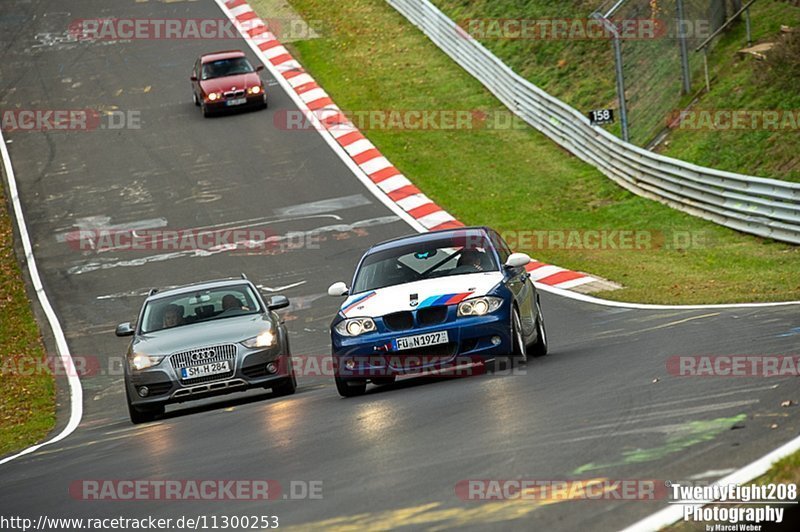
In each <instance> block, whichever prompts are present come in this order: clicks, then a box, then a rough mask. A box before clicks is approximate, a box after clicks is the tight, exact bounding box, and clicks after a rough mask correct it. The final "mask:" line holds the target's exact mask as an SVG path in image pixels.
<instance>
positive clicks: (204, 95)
mask: <svg viewBox="0 0 800 532" xmlns="http://www.w3.org/2000/svg"><path fill="white" fill-rule="evenodd" d="M261 70H264V67H263V66H262V65H259V66H258V67H255V68H253V65H252V64H251V63H250V61H248V60H247V58H246V57H245V55H244V52H242V51H241V50H230V51H225V52H214V53H210V54H205V55H202V56H200V57H199V58H198V59H197V61H195V63H194V70H192V76H191V78H190V79H191V80H192V97H193V99H194V104H195V105H197V106H199V107H201V108H202V109H203V116H209V115H211V114H213V113H216V112H220V111H226V110H232V109H241V108H254V107H255V108H259V109H265V108H266V107H267V93H266V91H265V90H264V82H263V81H261V77H260V76H259V75H258V72H260V71H261Z"/></svg>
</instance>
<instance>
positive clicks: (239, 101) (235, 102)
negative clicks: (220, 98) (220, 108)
mask: <svg viewBox="0 0 800 532" xmlns="http://www.w3.org/2000/svg"><path fill="white" fill-rule="evenodd" d="M246 103H247V98H236V99H235V100H228V101H227V102H225V105H228V106H231V105H244V104H246Z"/></svg>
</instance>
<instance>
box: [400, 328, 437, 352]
mask: <svg viewBox="0 0 800 532" xmlns="http://www.w3.org/2000/svg"><path fill="white" fill-rule="evenodd" d="M449 341H450V337H449V336H448V335H447V331H439V332H434V333H428V334H418V335H416V336H406V337H405V338H398V339H397V340H395V341H394V346H393V347H394V348H395V350H396V351H402V350H404V349H414V348H416V347H426V346H429V345H439V344H446V343H447V342H449Z"/></svg>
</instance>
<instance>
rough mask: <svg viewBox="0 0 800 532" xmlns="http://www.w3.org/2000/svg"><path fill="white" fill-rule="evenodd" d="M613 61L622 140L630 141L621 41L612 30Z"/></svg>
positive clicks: (617, 34) (617, 33)
mask: <svg viewBox="0 0 800 532" xmlns="http://www.w3.org/2000/svg"><path fill="white" fill-rule="evenodd" d="M614 62H615V63H616V70H617V98H618V99H619V120H620V124H621V125H622V140H624V141H625V142H629V141H630V134H629V132H628V104H627V103H626V102H625V72H624V69H623V68H622V43H621V42H620V38H619V32H617V31H616V28H615V31H614Z"/></svg>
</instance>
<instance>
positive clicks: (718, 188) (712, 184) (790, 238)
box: [387, 0, 800, 244]
mask: <svg viewBox="0 0 800 532" xmlns="http://www.w3.org/2000/svg"><path fill="white" fill-rule="evenodd" d="M387 2H388V3H389V4H390V5H391V6H392V7H393V8H394V9H396V10H397V11H398V12H399V13H401V14H402V15H403V16H405V17H406V18H407V19H408V20H409V21H410V22H412V23H413V24H414V25H416V26H417V27H419V28H420V29H421V30H422V31H423V32H424V33H425V35H427V36H428V38H430V39H431V40H432V41H433V42H434V43H435V44H436V45H437V46H438V47H439V48H441V49H442V50H443V51H444V52H445V53H446V54H447V55H449V56H450V57H451V58H452V59H453V60H454V61H455V62H456V63H458V64H459V65H460V66H461V67H462V68H464V69H465V70H466V71H467V72H469V73H470V74H471V75H472V76H474V77H475V78H477V79H478V81H480V82H481V83H482V84H483V85H484V86H485V87H486V88H487V89H489V90H490V91H491V92H492V93H493V94H494V95H495V96H496V97H497V98H498V99H499V100H500V101H501V102H502V103H503V104H504V105H505V106H506V107H508V108H509V109H510V110H511V111H512V112H513V113H515V114H516V115H517V116H519V117H520V118H522V119H523V120H525V121H526V122H527V123H528V124H530V125H531V126H532V127H534V128H536V129H537V130H539V131H541V132H542V133H544V134H545V135H547V136H548V137H549V138H550V139H552V140H553V141H555V142H556V143H558V144H559V145H560V146H562V147H563V148H565V149H567V150H568V151H570V152H571V153H573V154H574V155H576V156H577V157H579V158H580V159H582V160H583V161H585V162H587V163H589V164H591V165H593V166H595V167H597V168H598V169H599V170H600V171H601V172H603V173H604V174H605V175H606V176H608V177H609V178H611V179H612V180H614V181H615V182H616V183H617V184H619V185H620V186H622V187H624V188H626V189H627V190H629V191H631V192H633V193H634V194H637V195H639V196H642V197H645V198H649V199H652V200H656V201H659V202H661V203H664V204H666V205H669V206H670V207H673V208H675V209H678V210H681V211H684V212H687V213H689V214H692V215H694V216H698V217H700V218H704V219H706V220H711V221H713V222H716V223H718V224H720V225H724V226H726V227H730V228H732V229H736V230H738V231H742V232H744V233H750V234H754V235H758V236H762V237H767V238H773V239H775V240H780V241H783V242H790V243H792V244H800V183H791V182H787V181H780V180H777V179H766V178H761V177H753V176H748V175H742V174H735V173H732V172H724V171H721V170H715V169H713V168H705V167H702V166H697V165H694V164H691V163H687V162H685V161H680V160H678V159H672V158H669V157H664V156H661V155H658V154H656V153H652V152H650V151H647V150H645V149H642V148H639V147H638V146H634V145H632V144H629V143H626V142H623V141H622V140H620V139H618V138H617V137H615V136H614V135H612V134H611V133H609V132H607V131H605V130H604V129H602V128H600V127H598V126H592V125H591V124H590V123H589V120H588V118H586V117H585V116H583V115H582V114H581V113H579V112H578V111H577V110H575V109H573V108H572V107H570V106H569V105H567V104H566V103H564V102H562V101H561V100H559V99H557V98H555V97H553V96H551V95H549V94H547V93H546V92H544V91H543V90H541V89H540V88H538V87H537V86H536V85H534V84H533V83H531V82H530V81H528V80H526V79H524V78H522V77H521V76H519V75H518V74H516V73H515V72H514V71H512V70H511V69H510V68H509V67H508V66H507V65H505V64H504V63H503V62H502V61H501V60H500V59H498V58H497V57H496V56H495V55H494V54H492V53H491V52H490V51H489V50H487V49H486V48H485V47H484V46H483V45H481V44H480V43H479V42H478V41H477V40H475V39H474V38H472V37H471V36H470V35H469V34H467V33H466V32H465V31H464V30H462V29H461V28H460V27H458V25H457V24H456V23H455V22H453V21H452V20H450V18H448V17H447V16H446V15H445V14H444V13H442V12H441V11H440V10H439V9H438V8H436V6H434V5H433V4H431V3H430V2H428V1H427V0H387Z"/></svg>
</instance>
